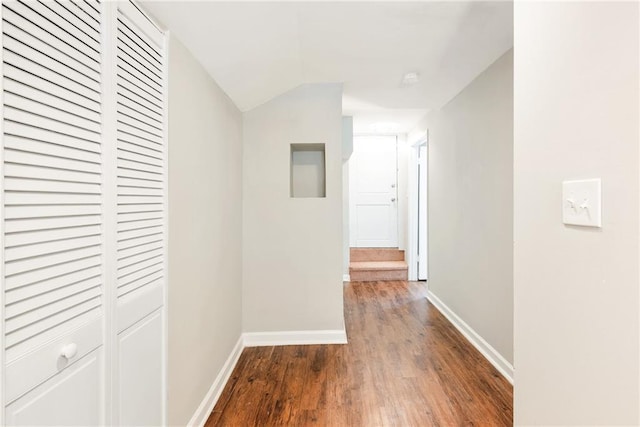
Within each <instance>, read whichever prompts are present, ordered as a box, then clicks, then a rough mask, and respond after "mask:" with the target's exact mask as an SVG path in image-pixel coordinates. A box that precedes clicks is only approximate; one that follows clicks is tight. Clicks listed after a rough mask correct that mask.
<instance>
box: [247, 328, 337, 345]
mask: <svg viewBox="0 0 640 427" xmlns="http://www.w3.org/2000/svg"><path fill="white" fill-rule="evenodd" d="M243 336H244V346H245V347H262V346H269V345H306V344H346V343H347V332H346V331H345V330H344V329H342V330H340V329H336V330H325V331H278V332H245V333H244V334H243Z"/></svg>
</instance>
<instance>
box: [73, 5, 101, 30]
mask: <svg viewBox="0 0 640 427" xmlns="http://www.w3.org/2000/svg"><path fill="white" fill-rule="evenodd" d="M70 3H71V4H73V5H74V6H75V7H77V8H78V10H81V11H82V12H83V13H84V14H85V16H86V17H88V18H90V19H91V20H93V22H95V24H96V25H98V26H99V25H100V13H98V12H97V11H96V10H95V9H94V8H92V7H91V6H89V5H88V4H87V3H86V2H85V1H84V0H70Z"/></svg>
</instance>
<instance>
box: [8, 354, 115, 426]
mask: <svg viewBox="0 0 640 427" xmlns="http://www.w3.org/2000/svg"><path fill="white" fill-rule="evenodd" d="M101 352H102V350H101V349H100V350H95V351H93V352H92V353H90V354H88V355H86V356H84V357H83V358H82V359H80V360H78V361H77V362H75V363H74V364H72V365H71V366H69V367H68V368H67V369H64V370H63V371H62V372H61V373H60V374H58V375H56V376H54V377H53V378H51V379H50V380H48V381H46V382H45V383H43V384H41V385H40V386H38V387H36V388H35V389H33V390H31V391H30V392H29V393H27V394H26V395H24V396H22V397H21V398H19V399H18V400H16V401H14V402H13V403H11V404H10V405H8V406H7V408H6V418H7V424H8V425H11V426H84V427H86V426H98V425H101V424H102V422H101V419H102V415H103V408H102V388H103V386H102V381H101V378H102V369H103V368H102V354H101Z"/></svg>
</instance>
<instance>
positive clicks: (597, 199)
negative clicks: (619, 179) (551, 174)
mask: <svg viewBox="0 0 640 427" xmlns="http://www.w3.org/2000/svg"><path fill="white" fill-rule="evenodd" d="M562 222H564V223H565V224H570V225H582V226H585V227H602V194H601V182H600V178H597V179H584V180H580V181H564V182H563V183H562Z"/></svg>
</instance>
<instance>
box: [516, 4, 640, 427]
mask: <svg viewBox="0 0 640 427" xmlns="http://www.w3.org/2000/svg"><path fill="white" fill-rule="evenodd" d="M514 9H515V52H516V56H515V76H516V77H515V107H516V108H515V112H516V114H515V153H514V158H515V188H514V190H515V201H514V202H515V224H514V225H515V227H514V229H515V236H514V237H515V254H514V258H515V259H514V261H515V277H514V279H515V368H516V373H515V374H516V375H515V423H516V424H517V425H551V424H553V425H607V426H612V425H638V424H640V419H639V417H638V411H639V409H640V408H639V402H640V400H639V399H640V396H639V393H638V386H639V384H638V383H639V377H638V375H639V371H638V365H639V364H640V354H639V352H638V346H639V322H638V313H639V304H638V297H639V292H638V284H639V278H640V277H639V273H638V261H639V259H640V252H639V249H638V237H639V236H638V232H639V226H638V224H639V221H640V213H639V207H638V206H639V198H640V186H639V172H640V164H639V158H638V156H639V150H638V143H639V138H640V132H639V123H638V122H639V101H640V99H639V94H638V87H639V78H638V70H639V65H640V61H639V42H638V40H639V35H640V34H639V23H638V21H639V11H638V3H637V2H628V3H614V2H564V3H560V2H516V3H515V6H514ZM595 177H600V178H602V194H603V203H604V204H603V207H602V212H603V226H602V229H592V228H581V227H572V226H564V225H563V224H562V217H561V209H562V207H561V184H562V181H563V180H568V179H581V178H595Z"/></svg>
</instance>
